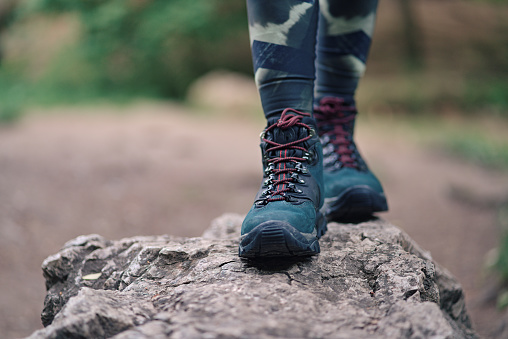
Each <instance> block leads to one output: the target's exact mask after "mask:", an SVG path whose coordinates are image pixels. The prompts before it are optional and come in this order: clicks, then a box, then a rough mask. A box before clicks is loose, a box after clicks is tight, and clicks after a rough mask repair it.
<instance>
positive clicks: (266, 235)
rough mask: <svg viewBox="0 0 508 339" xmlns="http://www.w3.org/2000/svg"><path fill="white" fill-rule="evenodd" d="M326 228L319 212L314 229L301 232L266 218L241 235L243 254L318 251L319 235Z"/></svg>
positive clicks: (257, 255)
mask: <svg viewBox="0 0 508 339" xmlns="http://www.w3.org/2000/svg"><path fill="white" fill-rule="evenodd" d="M325 232H326V218H325V217H324V216H323V215H322V214H321V213H319V217H318V221H317V225H316V232H314V233H313V234H308V233H301V232H300V231H298V230H297V229H296V228H294V227H293V226H291V225H290V224H289V223H287V222H284V221H278V220H270V221H265V222H264V223H262V224H260V225H258V226H256V227H255V228H254V229H252V231H250V232H249V233H247V234H246V235H244V236H243V237H242V238H241V241H240V246H239V256H240V257H243V258H273V257H304V256H311V255H315V254H318V253H319V251H320V249H319V242H318V239H319V238H320V237H321V236H323V234H325Z"/></svg>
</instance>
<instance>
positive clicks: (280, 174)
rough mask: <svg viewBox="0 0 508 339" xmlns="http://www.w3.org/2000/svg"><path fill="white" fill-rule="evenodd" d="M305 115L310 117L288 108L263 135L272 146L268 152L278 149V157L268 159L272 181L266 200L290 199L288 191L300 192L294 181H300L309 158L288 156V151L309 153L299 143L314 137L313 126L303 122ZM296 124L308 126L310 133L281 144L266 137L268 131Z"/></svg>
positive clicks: (265, 140) (268, 169)
mask: <svg viewBox="0 0 508 339" xmlns="http://www.w3.org/2000/svg"><path fill="white" fill-rule="evenodd" d="M291 113H295V114H291ZM304 116H309V117H310V114H309V113H304V112H299V111H297V110H294V109H292V108H286V109H285V110H284V111H283V112H282V115H281V117H280V119H279V120H278V121H277V123H275V124H273V125H271V126H269V127H268V128H267V129H266V130H265V132H264V134H263V136H262V140H263V141H264V142H266V143H267V144H269V145H270V146H272V147H269V148H268V147H267V149H266V153H270V152H273V151H278V152H277V157H274V158H271V159H269V160H268V167H267V169H266V171H267V173H269V174H270V177H269V181H270V182H269V186H268V188H267V190H266V191H265V195H267V198H266V199H264V200H265V201H266V202H271V201H280V200H288V198H289V197H288V196H287V195H286V192H298V189H297V188H296V187H295V186H294V182H298V181H299V179H298V173H299V172H302V171H304V170H305V169H304V168H303V167H302V165H301V163H302V162H305V161H307V160H308V158H304V157H296V156H288V151H290V150H300V151H302V152H303V153H304V155H308V154H309V153H308V150H307V149H306V148H305V147H302V146H298V144H302V143H304V142H305V141H307V140H309V139H310V138H312V135H311V134H310V130H311V129H312V128H311V127H310V126H309V125H307V124H304V123H302V122H301V120H302V118H303V117H304ZM294 126H299V127H304V128H306V129H307V130H308V131H309V133H308V135H307V136H306V137H304V138H301V139H298V140H294V141H291V142H289V143H287V144H280V143H277V142H275V141H273V140H268V139H266V138H265V137H264V135H265V134H266V133H268V132H270V131H271V130H273V129H275V128H280V129H282V130H285V129H288V128H291V127H294ZM289 163H294V164H295V165H294V166H289Z"/></svg>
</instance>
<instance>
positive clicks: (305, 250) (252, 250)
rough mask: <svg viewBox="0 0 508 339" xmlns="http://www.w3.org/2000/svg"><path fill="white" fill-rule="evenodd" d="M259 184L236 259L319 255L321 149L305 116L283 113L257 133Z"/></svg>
mask: <svg viewBox="0 0 508 339" xmlns="http://www.w3.org/2000/svg"><path fill="white" fill-rule="evenodd" d="M261 152H262V157H263V171H264V172H263V173H264V174H263V183H262V185H261V189H260V190H259V192H258V194H257V196H256V199H255V201H254V205H253V206H252V208H251V209H250V211H249V213H248V214H247V216H246V217H245V220H244V221H243V224H242V236H241V238H240V248H239V255H240V256H241V257H247V258H258V257H292V256H308V255H313V254H317V253H319V243H318V238H319V237H321V236H322V235H323V234H324V233H325V231H326V219H325V217H324V216H323V215H322V214H321V212H320V211H319V209H320V208H321V206H322V205H323V199H324V196H323V175H322V173H323V165H322V148H321V143H320V142H319V137H318V135H317V133H316V126H315V121H314V119H312V118H311V116H310V114H308V113H302V112H299V111H296V110H294V109H290V108H288V109H285V110H284V112H282V115H281V117H280V118H279V119H277V118H274V119H270V120H268V125H267V128H266V129H265V130H264V131H263V132H262V133H261Z"/></svg>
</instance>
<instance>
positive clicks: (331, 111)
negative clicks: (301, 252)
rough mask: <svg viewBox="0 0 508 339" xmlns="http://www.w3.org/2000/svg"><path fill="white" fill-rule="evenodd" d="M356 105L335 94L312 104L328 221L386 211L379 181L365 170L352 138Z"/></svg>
mask: <svg viewBox="0 0 508 339" xmlns="http://www.w3.org/2000/svg"><path fill="white" fill-rule="evenodd" d="M356 113H357V112H356V108H355V107H354V106H349V105H345V103H344V101H343V100H342V99H339V98H334V97H325V98H323V99H321V101H320V102H319V106H317V107H315V108H314V118H315V119H316V123H317V126H318V130H319V132H318V133H319V137H320V139H321V144H322V145H323V168H324V173H323V177H324V185H325V200H324V204H323V208H322V209H321V211H322V212H323V214H324V215H325V216H326V218H327V219H328V221H332V220H333V221H338V222H354V221H361V220H365V219H367V218H369V217H370V216H372V214H373V213H374V212H381V211H387V210H388V205H387V203H386V197H385V194H384V192H383V187H382V186H381V183H380V182H379V180H378V179H377V178H376V176H375V175H374V174H373V173H372V172H371V171H370V170H369V168H368V167H367V164H366V163H365V161H364V160H363V159H362V156H361V155H360V153H359V152H358V149H357V148H356V145H355V142H354V141H353V130H354V124H355V117H356Z"/></svg>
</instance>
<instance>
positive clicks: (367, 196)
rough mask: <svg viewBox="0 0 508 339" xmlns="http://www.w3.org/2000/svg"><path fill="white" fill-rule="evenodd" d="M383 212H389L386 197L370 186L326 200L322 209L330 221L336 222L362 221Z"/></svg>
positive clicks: (354, 187) (350, 189) (357, 187)
mask: <svg viewBox="0 0 508 339" xmlns="http://www.w3.org/2000/svg"><path fill="white" fill-rule="evenodd" d="M383 211H388V204H387V202H386V197H385V195H384V194H383V193H378V192H376V191H374V190H373V189H372V188H370V187H369V186H353V187H351V188H349V189H347V190H346V191H344V193H342V194H341V195H340V196H338V197H336V198H327V199H325V203H324V205H323V207H322V208H321V212H322V213H323V214H324V215H325V216H326V219H327V220H328V221H336V222H355V221H362V220H366V219H369V218H371V217H372V215H373V213H375V212H383Z"/></svg>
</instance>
